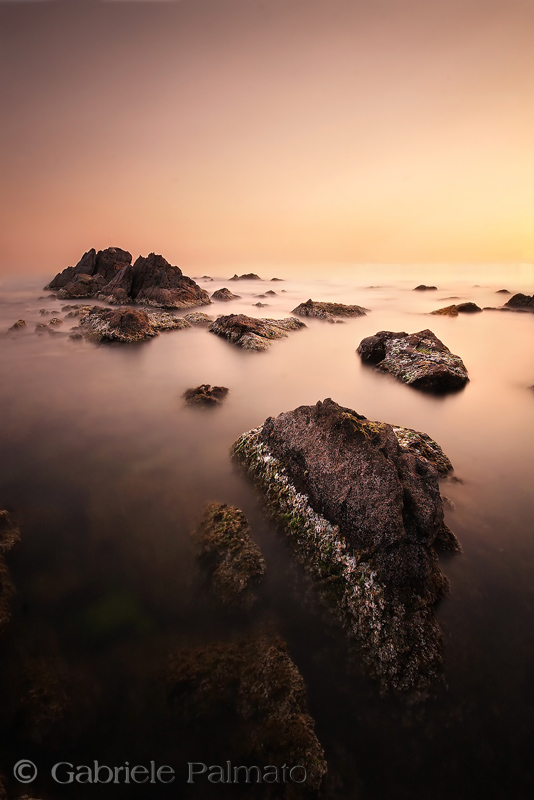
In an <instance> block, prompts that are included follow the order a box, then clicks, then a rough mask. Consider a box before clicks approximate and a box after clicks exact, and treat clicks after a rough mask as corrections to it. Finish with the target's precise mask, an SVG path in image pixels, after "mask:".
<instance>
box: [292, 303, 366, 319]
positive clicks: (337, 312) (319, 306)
mask: <svg viewBox="0 0 534 800" xmlns="http://www.w3.org/2000/svg"><path fill="white" fill-rule="evenodd" d="M367 311H369V309H368V308H362V306H346V305H343V303H321V302H318V301H316V300H306V302H305V303H301V304H300V305H299V306H297V307H296V308H294V309H293V311H292V312H291V313H292V314H298V316H300V317H318V318H319V319H326V320H328V321H329V322H332V321H334V319H335V318H336V317H364V316H365V314H366V313H367Z"/></svg>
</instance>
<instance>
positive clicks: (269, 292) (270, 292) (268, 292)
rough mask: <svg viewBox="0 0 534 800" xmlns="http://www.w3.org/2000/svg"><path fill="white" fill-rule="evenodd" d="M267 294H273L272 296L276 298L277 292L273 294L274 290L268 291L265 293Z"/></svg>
mask: <svg viewBox="0 0 534 800" xmlns="http://www.w3.org/2000/svg"><path fill="white" fill-rule="evenodd" d="M265 294H271V295H274V296H276V292H273V290H272V289H268V290H267V291H266V292H265Z"/></svg>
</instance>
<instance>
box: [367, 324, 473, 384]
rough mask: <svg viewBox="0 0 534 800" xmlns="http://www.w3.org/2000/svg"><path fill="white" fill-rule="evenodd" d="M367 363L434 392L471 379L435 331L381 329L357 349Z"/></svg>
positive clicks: (458, 359)
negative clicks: (407, 331)
mask: <svg viewBox="0 0 534 800" xmlns="http://www.w3.org/2000/svg"><path fill="white" fill-rule="evenodd" d="M357 352H358V354H359V355H360V356H361V359H362V361H363V362H364V363H365V364H372V365H374V366H375V367H376V368H377V369H379V370H381V371H382V372H389V374H390V375H393V376H394V377H395V378H397V379H398V380H400V381H402V382H403V383H406V384H408V386H413V387H414V388H415V389H422V390H425V391H431V392H437V393H442V392H450V391H455V390H456V389H460V388H461V387H462V386H464V385H465V384H466V383H467V381H468V380H469V377H468V374H467V370H466V368H465V365H464V363H463V361H462V359H461V358H460V356H456V355H454V354H453V353H451V351H450V350H449V348H448V347H446V346H445V345H444V344H443V342H442V341H441V340H440V339H438V337H437V336H436V335H435V334H434V333H432V331H430V330H428V329H426V330H423V331H419V332H418V333H411V334H408V333H405V332H400V333H393V332H392V331H379V332H378V333H376V334H375V335H374V336H368V337H367V338H366V339H363V340H362V341H361V342H360V344H359V346H358V350H357Z"/></svg>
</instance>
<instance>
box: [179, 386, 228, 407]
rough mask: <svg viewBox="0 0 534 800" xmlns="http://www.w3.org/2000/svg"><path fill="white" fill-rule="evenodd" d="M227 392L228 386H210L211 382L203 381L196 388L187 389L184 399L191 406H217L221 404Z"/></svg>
mask: <svg viewBox="0 0 534 800" xmlns="http://www.w3.org/2000/svg"><path fill="white" fill-rule="evenodd" d="M227 394H228V389H227V388H226V386H210V384H209V383H203V384H202V385H201V386H197V387H196V389H187V391H185V392H184V399H185V401H186V403H187V404H188V405H190V406H215V405H220V404H221V403H222V401H223V400H224V398H225V397H226V395H227Z"/></svg>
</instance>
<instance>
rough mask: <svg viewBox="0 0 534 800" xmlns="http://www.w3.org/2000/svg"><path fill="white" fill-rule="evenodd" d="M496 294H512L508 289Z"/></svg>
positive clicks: (498, 291)
mask: <svg viewBox="0 0 534 800" xmlns="http://www.w3.org/2000/svg"><path fill="white" fill-rule="evenodd" d="M495 294H512V293H511V292H510V291H508V289H497V291H496V292H495Z"/></svg>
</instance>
